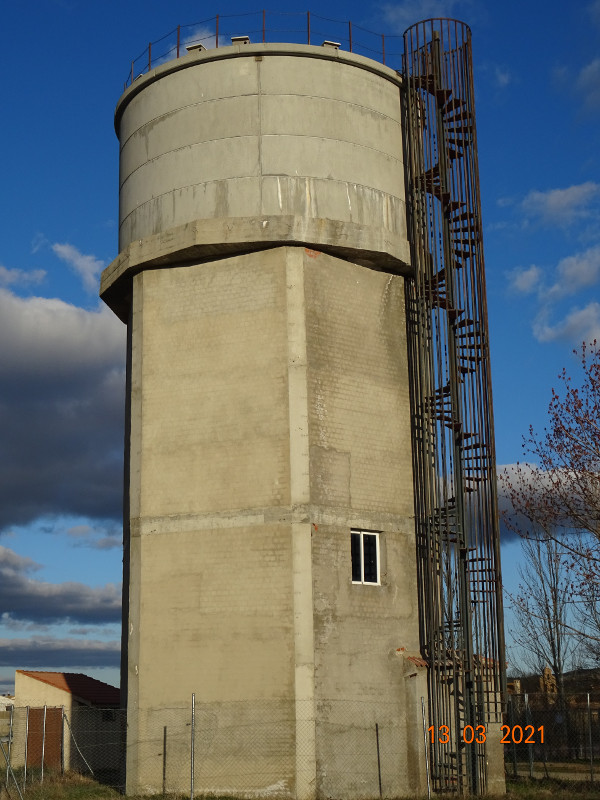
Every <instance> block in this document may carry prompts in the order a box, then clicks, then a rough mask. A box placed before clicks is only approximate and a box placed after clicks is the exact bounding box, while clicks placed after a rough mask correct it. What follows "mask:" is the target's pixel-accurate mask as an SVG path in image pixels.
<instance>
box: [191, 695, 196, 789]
mask: <svg viewBox="0 0 600 800" xmlns="http://www.w3.org/2000/svg"><path fill="white" fill-rule="evenodd" d="M195 733H196V695H195V694H194V693H192V733H191V752H190V770H191V774H190V800H194V740H195Z"/></svg>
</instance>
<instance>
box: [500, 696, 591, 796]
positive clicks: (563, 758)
mask: <svg viewBox="0 0 600 800" xmlns="http://www.w3.org/2000/svg"><path fill="white" fill-rule="evenodd" d="M502 743H503V744H504V761H505V768H506V772H507V774H508V775H514V776H515V777H516V776H518V775H522V776H523V775H525V776H529V777H555V778H561V777H562V778H570V779H579V780H591V781H600V695H599V694H598V693H587V692H586V693H579V694H566V693H560V692H558V691H557V692H554V693H547V692H540V693H536V694H533V693H532V694H513V695H509V697H508V703H507V711H506V720H505V724H504V725H503V726H502Z"/></svg>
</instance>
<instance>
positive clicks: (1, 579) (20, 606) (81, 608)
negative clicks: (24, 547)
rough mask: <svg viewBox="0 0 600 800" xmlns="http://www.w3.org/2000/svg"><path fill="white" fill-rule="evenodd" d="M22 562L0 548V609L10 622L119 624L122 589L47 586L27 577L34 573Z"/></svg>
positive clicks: (32, 564) (30, 565)
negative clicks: (70, 621) (61, 621)
mask: <svg viewBox="0 0 600 800" xmlns="http://www.w3.org/2000/svg"><path fill="white" fill-rule="evenodd" d="M38 566H39V565H37V564H36V563H35V562H34V561H32V560H31V559H30V558H24V557H23V556H20V555H18V554H17V553H15V552H14V551H13V550H9V549H8V548H7V547H1V546H0V608H2V609H4V613H3V621H6V617H5V616H4V615H5V614H6V615H7V617H8V618H10V619H11V620H19V619H20V620H25V621H30V622H41V623H46V622H52V621H54V620H72V621H75V622H83V623H85V624H90V623H91V624H94V623H100V624H104V623H107V622H118V620H119V619H120V615H121V588H120V586H118V585H116V584H112V583H108V584H106V585H105V586H101V587H98V588H92V587H90V586H86V585H85V584H83V583H76V582H73V581H69V582H66V583H49V582H47V581H39V580H35V579H34V578H31V577H29V573H30V572H32V571H33V570H35V569H37V568H38Z"/></svg>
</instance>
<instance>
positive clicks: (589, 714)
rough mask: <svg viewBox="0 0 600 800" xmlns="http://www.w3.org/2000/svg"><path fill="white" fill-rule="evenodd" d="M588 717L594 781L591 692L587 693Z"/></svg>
mask: <svg viewBox="0 0 600 800" xmlns="http://www.w3.org/2000/svg"><path fill="white" fill-rule="evenodd" d="M587 712H588V713H587V717H588V739H589V743H590V781H591V782H592V783H593V782H594V742H593V740H592V707H591V705H590V693H589V692H588V693H587Z"/></svg>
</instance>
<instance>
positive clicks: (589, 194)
mask: <svg viewBox="0 0 600 800" xmlns="http://www.w3.org/2000/svg"><path fill="white" fill-rule="evenodd" d="M599 195H600V184H597V183H594V182H593V181H586V183H581V184H579V185H577V186H569V187H568V188H567V189H549V190H548V191H546V192H539V191H537V190H533V191H531V192H529V194H528V195H527V196H526V197H525V198H524V199H523V200H522V201H521V209H522V211H523V212H524V213H525V215H526V216H527V217H529V218H533V219H537V220H539V221H540V222H542V223H543V224H546V225H556V224H558V225H570V224H572V223H573V222H575V221H578V220H580V219H584V218H588V217H589V216H590V215H591V213H592V208H591V207H592V205H593V201H594V200H595V199H596V198H597V197H598V196H599Z"/></svg>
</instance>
